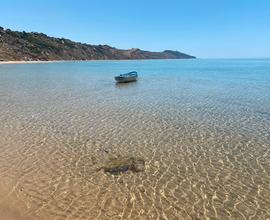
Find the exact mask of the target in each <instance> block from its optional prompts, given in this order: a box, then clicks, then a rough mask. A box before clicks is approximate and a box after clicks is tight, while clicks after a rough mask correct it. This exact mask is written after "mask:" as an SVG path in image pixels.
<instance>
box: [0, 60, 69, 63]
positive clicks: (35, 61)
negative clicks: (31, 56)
mask: <svg viewBox="0 0 270 220" xmlns="http://www.w3.org/2000/svg"><path fill="white" fill-rule="evenodd" d="M68 61H69V60H33V61H24V60H17V61H15V60H14V61H0V64H27V63H57V62H68Z"/></svg>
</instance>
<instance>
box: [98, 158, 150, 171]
mask: <svg viewBox="0 0 270 220" xmlns="http://www.w3.org/2000/svg"><path fill="white" fill-rule="evenodd" d="M100 169H103V170H104V172H105V173H110V174H114V175H117V174H120V173H123V172H127V171H132V172H142V171H144V169H145V161H144V160H143V159H142V158H135V157H117V158H112V159H110V160H109V161H108V162H107V164H105V166H103V167H102V168H100Z"/></svg>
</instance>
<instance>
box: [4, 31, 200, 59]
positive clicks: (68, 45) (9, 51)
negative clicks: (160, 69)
mask: <svg viewBox="0 0 270 220" xmlns="http://www.w3.org/2000/svg"><path fill="white" fill-rule="evenodd" d="M193 58H196V57H194V56H190V55H188V54H184V53H181V52H178V51H171V50H165V51H163V52H150V51H145V50H140V49H134V48H133V49H129V50H122V49H117V48H114V47H111V46H108V45H90V44H84V43H78V42H74V41H71V40H68V39H64V38H55V37H49V36H47V35H45V34H43V33H36V32H30V33H27V32H24V31H23V32H19V31H12V30H10V29H6V30H5V29H4V28H2V27H0V61H35V60H45V61H46V60H48V61H49V60H132V59H193Z"/></svg>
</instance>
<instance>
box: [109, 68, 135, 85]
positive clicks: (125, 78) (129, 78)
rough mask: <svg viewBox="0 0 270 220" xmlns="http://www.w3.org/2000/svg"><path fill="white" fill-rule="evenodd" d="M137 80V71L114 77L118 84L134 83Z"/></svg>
mask: <svg viewBox="0 0 270 220" xmlns="http://www.w3.org/2000/svg"><path fill="white" fill-rule="evenodd" d="M137 78H138V73H137V72H136V71H132V72H129V73H125V74H120V75H119V76H116V77H114V79H115V80H116V82H118V83H128V82H134V81H137Z"/></svg>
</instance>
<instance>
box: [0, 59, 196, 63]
mask: <svg viewBox="0 0 270 220" xmlns="http://www.w3.org/2000/svg"><path fill="white" fill-rule="evenodd" d="M196 59H197V58H196ZM196 59H124V60H121V59H120V60H31V61H25V60H12V61H0V65H1V64H38V63H64V62H97V61H100V62H104V61H115V62H119V61H146V60H196Z"/></svg>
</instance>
